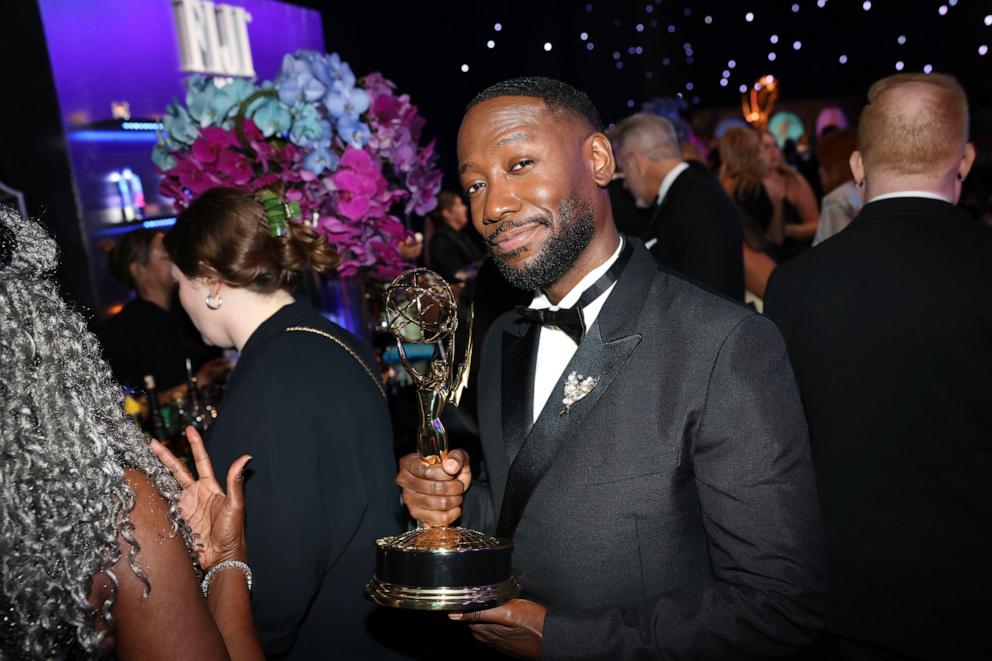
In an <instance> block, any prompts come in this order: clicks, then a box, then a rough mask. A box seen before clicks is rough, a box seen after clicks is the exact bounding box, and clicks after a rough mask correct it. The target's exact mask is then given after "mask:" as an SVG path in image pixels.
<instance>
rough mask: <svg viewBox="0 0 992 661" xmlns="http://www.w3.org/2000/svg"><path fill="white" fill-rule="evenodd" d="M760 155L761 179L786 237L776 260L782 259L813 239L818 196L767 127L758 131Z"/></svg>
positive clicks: (817, 215) (802, 248)
mask: <svg viewBox="0 0 992 661" xmlns="http://www.w3.org/2000/svg"><path fill="white" fill-rule="evenodd" d="M761 154H762V158H763V159H764V160H765V164H766V165H767V166H768V170H767V172H766V174H765V176H764V178H763V179H762V181H763V182H764V184H765V190H766V191H768V196H769V197H770V198H771V199H772V201H773V202H772V203H773V204H774V205H776V206H780V207H781V213H782V222H783V227H782V230H783V232H784V234H785V240H784V241H783V242H782V243H781V244H778V245H779V246H780V247H781V251H780V259H779V261H783V260H786V259H789V258H791V257H794V256H795V255H797V254H798V253H799V252H801V251H802V250H804V249H805V248H808V247H809V245H810V242H811V241H812V240H813V235H814V234H815V233H816V225H817V221H818V220H819V213H818V210H817V204H816V200H817V198H816V194H814V193H813V189H812V188H811V187H810V185H809V182H808V181H806V178H805V177H804V176H803V175H802V174H800V173H799V171H798V170H796V169H795V168H793V167H792V166H790V165H789V164H788V163H787V162H786V160H785V156H784V155H783V154H782V150H781V148H779V145H778V141H777V140H776V139H775V136H774V135H773V134H772V133H771V132H770V131H768V130H767V129H765V130H763V131H762V132H761Z"/></svg>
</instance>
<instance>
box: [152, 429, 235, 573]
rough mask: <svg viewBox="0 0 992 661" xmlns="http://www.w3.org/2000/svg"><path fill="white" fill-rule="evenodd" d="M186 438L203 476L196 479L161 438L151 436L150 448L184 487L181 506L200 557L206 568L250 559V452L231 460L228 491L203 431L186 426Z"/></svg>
mask: <svg viewBox="0 0 992 661" xmlns="http://www.w3.org/2000/svg"><path fill="white" fill-rule="evenodd" d="M186 438H187V440H188V441H189V447H190V450H191V451H192V453H193V460H194V461H195V462H196V472H197V473H198V474H199V476H200V479H198V480H197V479H193V475H192V473H190V472H189V469H187V468H186V466H184V465H183V463H182V462H181V461H179V459H177V458H176V456H175V455H174V454H172V453H171V452H170V451H169V450H168V449H167V448H166V447H165V446H164V445H162V444H161V443H159V442H158V441H156V440H152V442H151V450H152V452H154V453H155V456H156V457H158V458H159V461H161V462H162V463H163V464H165V467H166V468H168V469H169V470H170V471H171V472H172V475H173V476H174V477H175V478H176V480H178V481H179V486H181V487H182V489H183V491H182V494H181V495H180V496H179V509H180V512H181V514H182V516H183V518H184V519H186V522H187V523H188V524H189V527H190V528H191V529H192V530H193V539H194V543H195V548H194V550H195V551H196V555H197V560H199V562H200V566H201V567H202V568H203V569H204V571H206V570H208V569H210V568H211V567H213V566H214V565H215V564H217V563H218V562H221V561H223V560H241V561H242V562H244V561H246V560H247V549H246V546H245V513H244V468H245V465H246V464H247V463H248V462H249V461H251V456H250V455H247V454H246V455H242V456H240V457H238V459H237V460H236V461H235V462H234V463H233V464H231V468H230V469H229V470H228V471H227V495H225V494H224V491H223V490H222V489H221V488H220V484H218V483H217V479H216V478H215V477H214V469H213V466H212V465H211V463H210V456H209V455H208V454H207V450H206V448H204V447H203V439H202V438H201V437H200V433H199V432H198V431H196V429H195V428H193V427H187V428H186Z"/></svg>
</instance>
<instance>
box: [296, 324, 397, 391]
mask: <svg viewBox="0 0 992 661" xmlns="http://www.w3.org/2000/svg"><path fill="white" fill-rule="evenodd" d="M286 330H287V331H301V332H304V333H313V334H314V335H320V336H322V337H326V338H327V339H328V340H330V341H331V342H334V343H335V344H337V345H338V346H339V347H341V348H342V349H344V350H345V351H347V352H348V353H349V354H351V357H352V358H354V359H355V360H357V361H358V364H359V365H361V366H362V369H364V370H365V373H366V374H368V375H369V378H370V379H372V383H374V384H375V387H376V388H378V389H379V394H380V395H382V398H383V399H386V391H385V390H383V388H382V384H381V383H379V379H377V378H375V372H373V371H372V370H371V369H369V366H368V365H366V364H365V361H364V360H362V358H361V356H359V355H358V354H357V353H355V352H354V351H352V349H351V347H349V346H348V345H347V344H345V343H344V342H342V341H341V340H339V339H338V338H336V337H334V336H333V335H331V334H330V333H328V332H325V331H322V330H318V329H316V328H310V327H309V326H290V327H289V328H287V329H286Z"/></svg>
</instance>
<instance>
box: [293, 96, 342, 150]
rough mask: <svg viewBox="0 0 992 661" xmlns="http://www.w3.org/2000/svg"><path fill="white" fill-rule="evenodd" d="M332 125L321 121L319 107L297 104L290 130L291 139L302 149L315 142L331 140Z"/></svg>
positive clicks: (294, 108)
mask: <svg viewBox="0 0 992 661" xmlns="http://www.w3.org/2000/svg"><path fill="white" fill-rule="evenodd" d="M331 133H332V130H331V125H330V123H329V122H327V121H326V120H323V119H321V117H320V114H319V113H318V112H317V106H315V105H313V104H309V103H306V104H304V103H297V104H296V106H294V107H293V126H292V128H290V129H289V139H290V140H291V141H292V142H293V143H294V144H297V145H299V146H301V147H307V146H309V145H311V144H313V143H314V142H318V141H322V140H324V141H327V140H330V139H331Z"/></svg>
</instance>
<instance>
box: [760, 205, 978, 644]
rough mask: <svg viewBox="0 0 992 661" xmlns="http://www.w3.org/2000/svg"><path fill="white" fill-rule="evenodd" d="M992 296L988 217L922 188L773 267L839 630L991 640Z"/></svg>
mask: <svg viewBox="0 0 992 661" xmlns="http://www.w3.org/2000/svg"><path fill="white" fill-rule="evenodd" d="M990 302H992V229H989V228H988V227H985V226H983V225H980V224H979V223H976V222H974V221H972V220H971V219H970V218H968V216H967V215H966V214H965V213H964V212H963V211H962V210H960V209H958V208H956V207H954V206H952V205H950V204H948V203H946V202H941V201H937V200H931V199H924V198H894V199H889V200H880V201H878V202H871V203H869V204H867V205H865V207H864V208H863V209H862V211H861V213H860V214H859V216H858V217H857V218H855V220H854V221H853V222H852V223H851V224H850V225H849V226H848V227H847V228H846V229H845V230H844V231H843V232H840V233H838V234H837V235H835V236H833V237H831V238H829V239H828V240H826V241H825V242H823V243H822V244H820V245H818V246H816V247H815V248H813V249H812V250H809V251H807V252H806V253H804V254H803V255H801V256H799V257H797V258H795V259H794V260H792V261H790V262H788V263H787V264H785V265H783V266H782V267H779V268H778V269H776V270H775V272H774V273H773V275H772V278H771V281H770V282H769V285H768V291H767V294H766V297H765V311H766V313H767V314H768V315H769V316H770V317H771V318H772V319H773V320H774V321H775V322H776V323H777V324H778V325H779V327H780V328H781V330H782V333H783V335H784V336H785V340H786V342H787V345H788V349H789V355H790V358H791V360H792V363H793V365H794V366H795V371H796V377H797V380H798V383H799V388H800V392H801V393H802V397H803V402H804V405H805V408H806V412H807V415H808V420H809V426H810V434H811V445H812V450H813V458H814V463H815V466H816V470H817V476H818V482H819V485H820V490H821V496H822V507H823V512H824V520H825V523H826V528H827V539H828V540H829V544H828V547H827V548H828V560H829V564H830V566H831V587H830V593H829V607H830V610H831V613H832V614H831V621H830V629H831V630H832V631H833V632H835V633H837V634H838V635H842V636H845V637H847V638H852V639H859V640H865V641H869V642H871V643H873V644H875V645H880V646H883V647H886V648H888V649H893V650H898V651H900V652H902V653H903V654H906V655H910V656H913V657H914V658H917V657H918V658H967V657H968V656H970V655H969V654H968V653H967V650H968V649H969V646H971V645H983V646H984V645H986V644H987V641H986V640H985V633H984V632H985V625H984V624H982V622H981V618H982V616H981V615H980V614H981V613H984V612H987V611H988V609H987V593H988V589H989V588H990V587H992V568H990V565H989V563H988V561H987V560H988V558H989V557H992V535H990V534H989V530H992V481H990V480H989V479H988V476H989V475H992V406H990V397H989V393H990V390H989V388H990V385H989V384H992V305H990ZM970 649H978V648H976V647H971V648H970Z"/></svg>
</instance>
